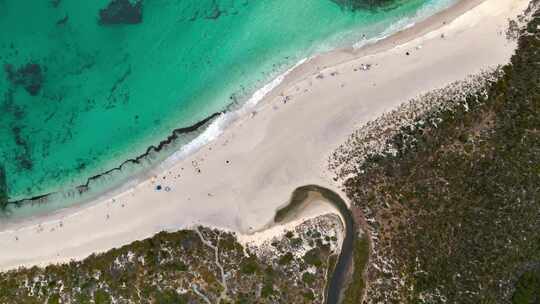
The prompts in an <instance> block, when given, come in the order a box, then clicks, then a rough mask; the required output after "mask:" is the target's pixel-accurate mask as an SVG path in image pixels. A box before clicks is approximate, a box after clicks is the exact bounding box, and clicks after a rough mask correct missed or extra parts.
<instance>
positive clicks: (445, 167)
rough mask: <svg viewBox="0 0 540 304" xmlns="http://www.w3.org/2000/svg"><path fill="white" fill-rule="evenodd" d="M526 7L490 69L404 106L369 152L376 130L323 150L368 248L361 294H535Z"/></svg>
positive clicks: (537, 19) (446, 299)
mask: <svg viewBox="0 0 540 304" xmlns="http://www.w3.org/2000/svg"><path fill="white" fill-rule="evenodd" d="M529 13H530V14H529V20H528V24H527V25H526V26H523V27H522V28H521V29H520V31H519V38H517V39H518V49H517V50H516V52H515V54H514V55H513V57H512V59H511V63H509V64H508V65H506V66H504V67H503V68H502V69H501V70H500V71H495V72H494V73H492V74H490V75H485V76H483V77H485V79H484V81H483V82H481V83H476V85H471V86H469V87H468V89H467V90H462V89H460V90H459V91H456V93H458V94H455V95H453V96H448V95H444V94H443V95H438V96H436V98H435V99H436V100H437V103H439V104H443V105H444V106H438V107H433V108H432V109H431V110H429V111H425V112H424V113H423V114H421V115H417V116H414V115H409V116H412V117H415V118H414V119H413V120H412V121H410V122H409V123H406V124H401V127H400V128H399V129H398V130H397V132H395V133H393V135H391V136H390V137H387V139H386V140H385V142H384V143H382V145H381V147H382V148H381V149H380V150H379V151H377V152H376V153H369V151H370V150H369V149H366V147H367V146H368V145H369V143H368V142H371V141H374V142H376V141H377V140H378V139H373V140H370V138H368V137H360V136H359V135H358V134H356V135H355V136H357V138H356V139H353V140H351V141H349V142H348V144H347V145H346V146H345V147H342V148H341V149H340V150H339V151H338V152H337V153H336V154H334V156H333V159H332V160H331V168H332V169H333V170H335V172H336V173H337V177H336V179H337V180H341V181H343V186H344V191H345V192H346V193H347V195H348V197H349V198H350V199H351V200H352V201H353V202H354V204H355V206H356V207H357V208H359V209H360V210H361V211H362V213H363V214H364V216H365V219H366V223H367V224H366V230H367V231H368V235H369V237H370V239H371V242H372V246H373V259H372V260H370V262H369V265H368V271H367V277H366V278H367V281H368V283H367V286H368V287H367V290H366V297H365V299H364V301H365V302H366V303H509V302H512V303H537V301H538V286H539V284H538V281H539V280H538V277H539V276H538V272H537V268H538V264H539V263H540V233H539V231H540V188H539V187H538V185H540V167H539V164H540V115H539V113H540V85H539V84H540V53H539V52H538V50H539V49H540V11H530V12H529ZM448 91H452V89H449V90H448ZM454 91H455V90H454ZM441 92H446V91H444V90H443V91H441ZM428 97H429V96H428ZM432 97H433V96H432ZM414 102H415V101H413V103H414ZM419 102H421V101H419ZM430 102H431V101H430ZM428 103H429V102H428ZM413 108H414V107H413ZM381 129H384V127H382V128H381ZM388 130H390V129H388ZM388 130H387V132H389V131H388ZM358 138H364V139H365V141H361V140H358ZM366 151H367V152H366ZM343 163H347V165H345V166H342V165H343ZM340 168H346V169H345V170H342V169H340ZM353 285H354V284H353ZM357 286H359V288H360V287H362V286H364V283H363V282H362V284H357Z"/></svg>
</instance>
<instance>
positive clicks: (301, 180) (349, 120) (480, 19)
mask: <svg viewBox="0 0 540 304" xmlns="http://www.w3.org/2000/svg"><path fill="white" fill-rule="evenodd" d="M528 2H529V1H527V0H464V1H461V2H460V3H458V4H456V5H454V6H453V7H451V8H450V9H448V10H446V11H444V12H441V13H439V14H437V15H435V16H432V17H430V18H429V19H427V20H425V21H423V22H421V23H418V24H416V25H415V26H414V27H412V28H409V29H407V30H405V31H403V32H400V33H398V34H396V35H393V36H392V37H389V38H387V39H385V40H383V41H380V42H378V43H377V44H375V45H370V46H368V47H364V48H361V49H357V50H353V49H345V50H338V51H333V52H330V53H327V54H323V55H321V56H318V57H316V58H313V59H310V60H308V61H307V62H305V63H304V64H302V65H301V66H299V67H298V68H297V69H295V70H294V71H293V72H291V73H290V74H289V75H287V77H286V78H285V80H284V81H283V82H282V83H281V84H280V85H279V86H278V87H277V88H276V89H274V90H273V91H272V92H271V93H269V95H268V96H266V97H265V98H264V99H263V100H262V101H261V102H260V104H259V105H257V107H256V108H255V110H254V112H252V113H246V115H244V116H243V117H241V118H240V119H238V120H237V121H236V122H234V123H233V124H232V125H231V126H230V127H228V128H227V129H226V130H225V131H224V132H223V134H222V135H221V136H219V137H218V138H217V139H215V140H214V141H212V142H211V143H209V144H208V145H206V146H204V147H203V148H201V150H199V151H197V152H195V153H193V154H192V155H190V156H189V157H187V158H185V159H183V160H179V161H176V162H175V163H174V164H173V165H172V166H170V168H167V169H166V170H163V171H162V172H160V174H158V175H156V177H154V178H151V179H149V180H146V181H143V182H140V183H139V184H137V185H136V186H134V187H132V188H130V189H128V190H127V191H125V192H123V193H121V194H118V195H115V196H114V197H113V196H110V197H104V198H101V199H99V200H97V201H95V202H91V203H88V204H85V205H82V206H78V207H73V208H69V209H64V210H61V211H60V212H56V213H54V214H51V215H48V216H41V217H39V218H33V219H30V220H26V221H22V222H17V223H13V224H10V225H7V226H2V227H3V228H2V231H0V244H2V249H1V250H0V270H6V269H13V268H16V267H19V266H30V265H45V264H48V263H56V262H65V261H69V260H71V259H81V258H84V257H86V256H88V255H90V254H92V253H95V252H102V251H105V250H108V249H111V248H113V247H119V246H122V245H125V244H128V243H130V242H132V241H135V240H138V239H143V238H147V237H150V236H152V235H154V234H155V233H157V232H160V231H162V230H178V229H181V228H186V227H191V226H194V225H199V224H200V225H208V226H212V227H219V228H223V229H227V230H232V231H236V232H238V233H241V234H248V233H250V232H254V231H256V230H259V229H261V228H262V227H264V226H265V225H267V224H268V223H269V222H271V221H272V219H273V217H274V214H275V211H276V209H278V208H279V207H281V206H283V205H284V204H286V203H287V201H288V199H289V197H290V195H291V193H292V191H293V190H294V189H295V188H297V187H299V186H303V185H307V184H318V185H321V186H325V187H328V188H332V189H334V190H336V191H337V189H336V188H337V185H335V184H334V182H333V180H332V177H331V176H330V173H328V170H327V161H328V157H329V155H330V154H331V153H332V151H334V150H335V149H336V148H337V147H338V146H339V145H340V144H341V143H343V142H345V140H346V139H347V138H348V136H349V135H350V134H351V133H352V132H353V131H354V130H355V129H357V128H359V127H360V126H361V125H363V124H365V123H366V122H368V121H370V120H372V119H375V118H376V117H378V116H380V115H381V114H383V113H385V112H386V111H389V110H391V109H394V108H396V107H397V106H399V105H400V104H401V103H403V102H407V101H408V100H410V99H412V98H414V97H416V96H418V95H420V94H422V93H426V92H428V91H430V90H433V89H436V88H441V87H444V86H445V85H446V84H449V83H450V82H453V81H457V80H461V79H464V78H465V77H466V76H468V75H471V74H475V73H478V72H481V71H482V70H485V69H488V68H490V67H494V66H497V65H499V64H504V63H506V62H508V60H509V58H510V56H511V54H512V53H513V51H514V49H515V47H516V45H515V41H509V40H507V38H506V29H507V27H508V21H509V19H513V18H515V17H516V16H517V15H518V14H520V13H522V12H523V11H524V10H525V8H526V6H527V5H528ZM364 64H370V65H371V67H370V69H366V70H364V69H362V68H360V67H361V66H362V65H364ZM157 185H160V186H161V190H160V191H157V190H156V187H157ZM329 208H330V207H325V205H323V204H318V205H317V207H316V209H313V210H310V211H309V212H308V213H307V215H306V216H316V215H318V214H323V213H326V212H331V210H330V209H329Z"/></svg>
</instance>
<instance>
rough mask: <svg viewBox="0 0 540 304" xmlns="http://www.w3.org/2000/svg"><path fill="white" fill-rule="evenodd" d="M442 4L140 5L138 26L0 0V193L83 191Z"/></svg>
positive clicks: (259, 0)
mask: <svg viewBox="0 0 540 304" xmlns="http://www.w3.org/2000/svg"><path fill="white" fill-rule="evenodd" d="M451 2H452V0H409V1H401V2H399V4H397V5H395V6H393V7H392V8H387V9H381V10H357V11H351V10H345V9H342V8H341V7H339V6H338V5H337V4H336V3H335V2H333V1H331V0H294V1H290V0H182V1H180V0H148V1H145V2H144V5H143V9H142V22H141V23H138V24H119V25H104V24H100V23H99V11H100V9H102V8H105V7H107V5H108V3H109V0H94V1H77V0H61V1H60V0H55V1H28V0H0V26H1V27H2V28H3V29H5V30H4V31H3V33H2V35H0V62H2V64H3V65H4V69H3V70H2V71H0V73H1V74H2V75H1V76H0V165H3V166H4V167H5V171H6V180H7V188H8V195H9V198H10V200H20V199H23V198H29V197H35V196H39V195H43V194H47V193H50V192H58V191H62V190H66V189H71V188H73V187H74V186H77V185H82V184H85V183H86V182H87V180H88V178H90V177H92V176H96V175H98V174H100V173H102V172H106V171H108V170H111V169H112V168H115V167H118V166H119V165H120V164H121V163H122V162H123V161H125V160H126V159H133V158H135V157H137V156H140V155H142V154H144V153H145V152H146V150H147V148H148V147H149V146H150V145H157V144H158V143H159V142H160V141H162V140H164V139H165V138H166V137H167V136H169V135H170V134H171V131H172V130H174V129H177V128H183V127H188V126H192V125H194V124H195V123H197V122H199V121H201V120H202V119H204V118H206V117H208V116H209V115H211V114H212V113H215V112H219V111H223V110H226V109H228V108H230V107H231V105H232V106H238V105H240V104H241V103H242V102H243V101H245V100H246V99H247V98H248V97H249V96H250V94H252V93H253V92H254V91H255V90H256V89H257V88H258V87H260V86H262V85H263V84H264V83H265V82H267V81H269V80H270V79H271V78H273V77H275V76H276V75H278V74H279V73H281V72H283V71H284V70H286V69H287V68H289V67H290V66H291V65H293V64H294V63H295V62H297V61H298V60H300V59H302V58H304V57H307V56H309V55H312V54H314V53H317V52H321V51H326V50H329V49H331V48H334V47H337V46H344V45H351V44H352V43H353V42H355V41H358V40H360V38H361V37H362V36H363V35H366V37H367V38H373V37H377V36H378V35H380V34H381V33H383V32H384V31H385V30H387V29H388V28H389V27H390V26H391V25H392V24H395V23H396V22H398V21H399V20H403V18H410V17H413V16H415V15H416V14H417V13H418V12H419V11H421V10H423V9H425V7H426V5H430V7H431V10H433V11H435V10H436V9H438V8H441V7H444V6H447V5H448V4H449V3H451ZM6 29H7V30H6ZM197 134H198V132H191V133H188V134H184V135H182V136H181V137H180V138H178V139H177V140H176V141H175V142H174V144H173V145H171V146H170V147H168V149H166V150H165V151H162V152H161V153H154V154H153V155H151V157H150V158H149V159H146V160H144V161H143V162H142V166H141V167H144V166H150V165H151V164H152V163H155V162H157V161H159V160H163V159H164V158H165V157H166V156H167V155H170V154H171V153H172V152H173V151H174V150H175V149H177V148H178V147H179V146H181V145H182V144H185V143H187V142H189V141H190V140H192V139H193V138H194V137H195V136H196V135H197ZM139 165H140V164H134V165H133V166H132V167H131V169H129V170H125V172H124V173H122V174H119V175H122V176H124V177H125V176H127V175H129V174H133V172H136V171H137V170H139V169H140V168H138V166H139ZM120 180H121V177H111V178H109V179H108V180H106V181H105V182H102V183H100V187H102V188H104V189H106V188H107V187H112V186H113V185H114V184H115V183H118V182H119V181H120Z"/></svg>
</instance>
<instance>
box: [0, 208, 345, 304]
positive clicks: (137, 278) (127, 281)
mask: <svg viewBox="0 0 540 304" xmlns="http://www.w3.org/2000/svg"><path fill="white" fill-rule="evenodd" d="M340 229H341V222H340V220H339V218H338V217H336V216H330V215H329V216H322V217H319V218H316V219H312V220H308V221H306V222H304V223H303V224H301V225H299V226H298V227H296V228H294V229H292V230H289V231H288V232H287V233H286V234H285V235H283V236H276V237H274V238H272V239H270V240H269V241H268V242H265V243H264V244H259V245H251V244H248V245H246V246H244V245H242V244H240V243H239V242H238V240H237V238H236V236H235V235H234V234H231V233H227V232H223V231H218V230H212V229H208V228H203V227H198V228H196V229H194V230H182V231H178V232H172V233H168V232H161V233H159V234H157V235H155V236H154V237H152V238H149V239H145V240H142V241H136V242H134V243H131V244H129V245H126V246H123V247H121V248H118V249H113V250H110V251H108V252H105V253H101V254H94V255H92V256H90V257H88V258H86V259H84V260H82V261H72V262H70V263H66V264H59V265H50V266H47V267H44V268H42V267H32V268H20V269H17V270H13V271H9V272H4V273H0V303H6V304H9V303H48V304H52V303H175V304H180V303H323V299H324V295H323V292H324V286H325V284H326V273H327V272H328V269H329V260H330V257H333V256H335V254H336V250H337V248H338V246H337V238H336V236H337V234H338V233H340Z"/></svg>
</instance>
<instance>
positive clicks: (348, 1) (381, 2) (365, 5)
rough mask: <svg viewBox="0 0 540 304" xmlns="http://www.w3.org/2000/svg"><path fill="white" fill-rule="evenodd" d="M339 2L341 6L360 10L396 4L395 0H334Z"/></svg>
mask: <svg viewBox="0 0 540 304" xmlns="http://www.w3.org/2000/svg"><path fill="white" fill-rule="evenodd" d="M332 1H333V2H335V3H337V4H338V5H339V6H341V7H343V8H345V9H350V10H359V9H374V8H379V7H384V6H388V5H391V4H394V3H395V2H397V1H395V0H332Z"/></svg>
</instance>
